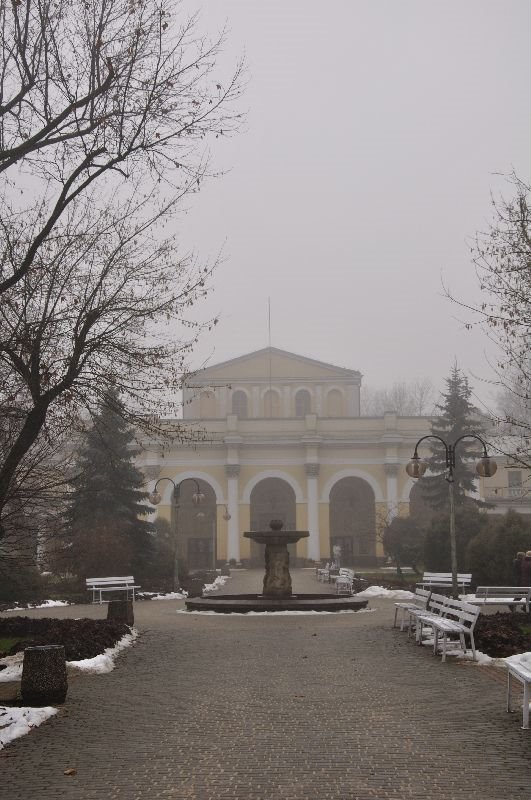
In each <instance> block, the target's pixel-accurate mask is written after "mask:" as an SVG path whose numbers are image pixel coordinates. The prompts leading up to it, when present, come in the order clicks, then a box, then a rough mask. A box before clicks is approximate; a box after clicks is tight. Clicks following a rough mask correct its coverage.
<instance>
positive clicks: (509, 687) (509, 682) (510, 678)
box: [507, 671, 513, 714]
mask: <svg viewBox="0 0 531 800" xmlns="http://www.w3.org/2000/svg"><path fill="white" fill-rule="evenodd" d="M512 689H513V676H512V675H511V673H510V672H509V671H507V713H508V714H510V713H511V694H512Z"/></svg>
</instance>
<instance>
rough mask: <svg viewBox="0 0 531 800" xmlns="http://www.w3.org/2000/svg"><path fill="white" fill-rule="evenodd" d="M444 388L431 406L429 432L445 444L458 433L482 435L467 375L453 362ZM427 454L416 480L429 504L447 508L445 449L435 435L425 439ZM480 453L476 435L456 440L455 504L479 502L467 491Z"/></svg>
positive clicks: (472, 488)
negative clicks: (426, 471) (422, 472)
mask: <svg viewBox="0 0 531 800" xmlns="http://www.w3.org/2000/svg"><path fill="white" fill-rule="evenodd" d="M446 387H447V388H446V392H443V393H442V402H441V403H438V404H437V405H436V406H435V408H436V412H438V416H437V417H436V419H435V420H434V422H433V424H432V427H431V432H432V434H433V435H434V436H440V437H441V439H443V440H444V441H445V442H446V444H447V445H454V444H455V443H456V441H457V440H458V439H459V437H460V436H464V435H465V434H476V435H479V436H482V434H483V426H482V424H481V420H480V417H479V413H478V411H477V409H475V408H474V406H473V405H472V403H471V401H470V398H471V396H472V389H471V388H470V384H469V383H468V378H467V377H466V375H464V374H463V372H462V371H461V370H460V369H459V368H458V366H457V364H454V366H453V367H452V370H451V372H450V376H449V377H448V378H447V379H446ZM427 443H429V446H430V449H431V456H430V457H429V458H427V459H426V460H427V462H428V469H429V474H427V475H426V476H424V477H423V478H421V479H420V480H419V488H420V490H421V492H422V496H423V497H424V499H425V500H426V502H427V503H429V505H431V506H432V507H433V508H434V509H436V510H441V511H442V510H447V509H448V504H449V499H448V483H447V481H446V479H445V477H446V475H447V474H448V470H447V467H446V457H445V449H444V446H443V445H442V443H441V442H438V441H437V440H436V439H428V440H427ZM481 455H482V449H481V445H480V443H479V442H478V441H477V439H476V440H475V439H464V440H463V441H461V442H459V444H458V446H457V448H456V450H455V468H454V501H455V505H456V507H459V506H463V504H464V503H465V499H466V501H467V502H474V503H476V504H477V505H481V504H480V502H479V501H477V500H475V499H474V498H473V497H471V496H470V494H468V495H467V492H468V493H473V492H475V490H476V484H475V478H476V477H477V476H476V462H477V460H478V458H480V457H481Z"/></svg>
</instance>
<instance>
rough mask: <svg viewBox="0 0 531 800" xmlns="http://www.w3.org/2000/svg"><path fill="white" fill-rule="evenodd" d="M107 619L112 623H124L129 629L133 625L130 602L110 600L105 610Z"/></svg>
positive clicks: (133, 619)
mask: <svg viewBox="0 0 531 800" xmlns="http://www.w3.org/2000/svg"><path fill="white" fill-rule="evenodd" d="M107 619H111V620H112V621H113V622H125V624H126V625H129V627H130V628H132V627H133V625H134V624H135V614H134V611H133V601H132V600H110V601H109V606H108V608H107Z"/></svg>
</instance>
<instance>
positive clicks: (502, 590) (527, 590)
mask: <svg viewBox="0 0 531 800" xmlns="http://www.w3.org/2000/svg"><path fill="white" fill-rule="evenodd" d="M476 597H482V598H484V599H485V600H486V599H487V598H488V597H492V598H497V597H503V598H505V599H508V598H511V599H514V598H515V597H518V598H524V600H527V601H528V602H529V601H530V600H531V586H478V588H477V589H476Z"/></svg>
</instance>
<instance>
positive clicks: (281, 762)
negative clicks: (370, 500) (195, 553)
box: [0, 572, 531, 800]
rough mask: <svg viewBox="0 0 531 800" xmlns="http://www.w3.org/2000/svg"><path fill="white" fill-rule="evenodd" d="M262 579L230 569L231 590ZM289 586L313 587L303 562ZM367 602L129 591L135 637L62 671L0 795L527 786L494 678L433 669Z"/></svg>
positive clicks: (415, 791)
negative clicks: (229, 605) (270, 607)
mask: <svg viewBox="0 0 531 800" xmlns="http://www.w3.org/2000/svg"><path fill="white" fill-rule="evenodd" d="M259 582H260V576H259V574H258V573H241V574H240V575H238V576H237V577H235V578H234V579H233V580H232V581H231V582H230V584H229V585H230V592H231V593H232V592H237V591H242V592H243V591H250V590H253V589H258V588H259ZM251 584H254V585H253V586H252V587H251ZM294 587H295V589H298V590H299V591H303V590H306V591H308V590H309V587H311V588H312V589H313V590H315V589H319V588H320V587H319V585H316V584H315V579H314V577H313V575H312V574H311V573H310V572H298V573H296V577H295V581H294ZM371 606H372V607H373V608H375V609H377V610H376V611H374V612H372V613H359V614H339V615H319V616H315V615H314V616H284V615H282V616H251V617H248V616H247V617H246V616H230V617H227V616H205V615H203V616H198V615H192V614H177V613H175V612H176V610H177V609H178V608H179V607H182V603H179V602H168V601H165V602H151V603H147V602H146V603H138V604H137V605H136V618H137V627H138V628H139V629H140V631H141V637H140V639H139V641H138V642H137V644H136V645H135V647H133V648H131V649H129V650H127V651H125V653H124V654H123V655H122V656H120V657H119V660H118V662H117V667H116V669H115V670H114V671H113V672H112V673H110V674H108V675H102V676H93V677H88V676H87V677H81V678H78V679H76V680H73V681H71V685H70V689H69V696H68V700H67V703H66V705H65V707H64V708H63V709H62V711H61V713H60V714H59V715H58V716H57V717H55V718H52V719H51V720H50V721H49V722H47V723H46V724H45V725H44V726H42V727H41V728H39V729H37V730H36V731H34V732H32V733H31V734H30V735H29V736H26V737H24V738H22V739H19V740H17V741H16V742H14V743H13V744H11V745H9V746H8V747H6V748H5V750H3V751H2V752H0V797H2V798H6V800H7V799H8V798H9V800H28V798H30V797H34V796H35V797H38V798H39V800H51V799H52V798H53V799H54V800H56V798H67V799H68V800H74V798H76V800H77V799H78V798H79V799H80V800H81V799H82V800H92V799H94V800H95V799H96V798H97V800H102V798H105V799H107V798H109V799H112V798H119V799H120V800H137V799H138V800H147V798H157V799H158V798H175V799H176V800H221V799H222V798H231V800H240V799H241V800H266V798H267V800H303V799H304V800H369V798H381V799H383V798H386V799H390V800H409V798H426V797H429V798H430V799H431V800H456V799H459V800H460V798H467V800H500V798H504V800H517V798H524V797H526V798H527V797H528V796H529V787H530V786H531V731H522V730H521V729H520V727H519V726H520V724H521V722H520V720H521V717H519V715H508V714H506V713H505V711H504V699H505V690H504V685H503V683H502V682H500V681H498V680H493V679H492V677H490V676H489V674H488V672H487V671H485V670H484V669H482V668H479V667H477V666H473V665H462V664H456V663H452V662H451V661H450V662H449V663H446V664H441V663H440V660H439V659H435V658H433V657H432V656H431V654H430V653H429V652H427V651H426V650H425V649H422V650H421V649H419V648H416V647H415V646H414V645H413V644H411V643H408V642H407V641H406V639H405V637H404V635H403V634H400V633H399V632H398V631H395V630H393V629H392V628H391V621H392V603H391V602H390V601H384V600H375V601H371ZM103 609H104V607H103V608H102V607H93V606H92V607H91V606H86V607H82V608H81V609H80V608H79V607H76V608H69V609H54V610H53V611H54V615H55V613H56V614H57V616H66V615H68V616H72V615H74V616H80V614H90V615H91V616H93V615H101V616H103V613H104V610H103ZM33 613H34V614H40V615H46V614H48V615H49V614H50V611H47V612H46V611H42V612H38V611H35V612H33ZM67 767H75V768H76V769H77V775H75V776H74V777H65V776H64V775H63V771H64V769H65V768H67Z"/></svg>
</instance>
